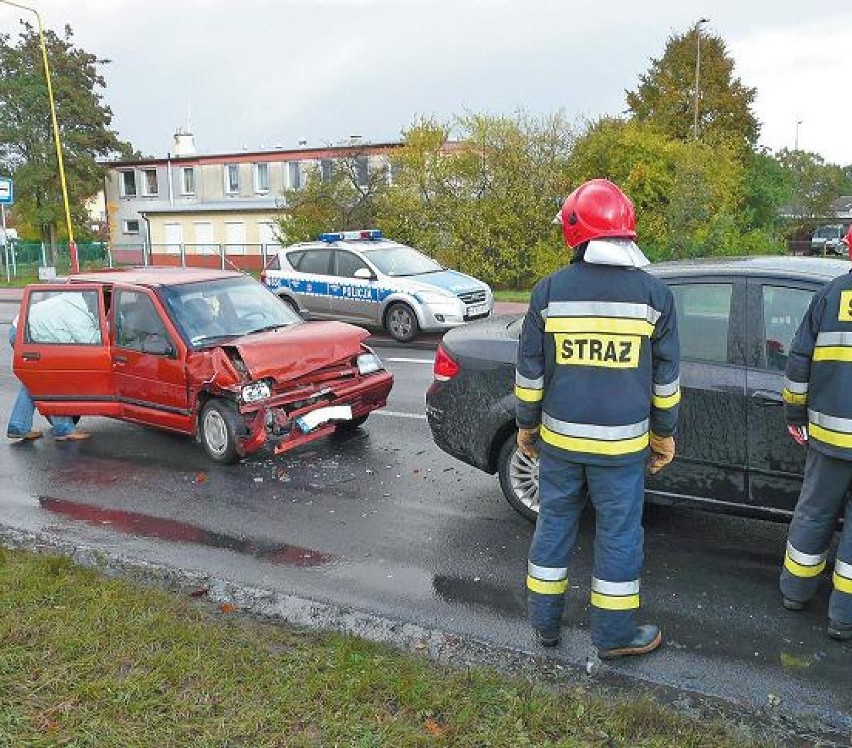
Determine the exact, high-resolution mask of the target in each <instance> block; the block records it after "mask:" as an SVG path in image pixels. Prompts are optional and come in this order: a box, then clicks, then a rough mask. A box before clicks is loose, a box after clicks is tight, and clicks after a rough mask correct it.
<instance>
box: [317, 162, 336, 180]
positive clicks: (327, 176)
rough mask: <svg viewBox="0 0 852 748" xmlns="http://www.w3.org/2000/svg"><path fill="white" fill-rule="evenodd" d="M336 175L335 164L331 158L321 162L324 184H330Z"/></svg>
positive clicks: (321, 177)
mask: <svg viewBox="0 0 852 748" xmlns="http://www.w3.org/2000/svg"><path fill="white" fill-rule="evenodd" d="M333 174H334V162H333V161H332V160H331V159H330V158H324V159H323V160H322V161H320V179H322V181H323V182H330V181H331V177H332V175H333Z"/></svg>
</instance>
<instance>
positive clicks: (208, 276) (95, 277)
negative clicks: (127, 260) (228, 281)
mask: <svg viewBox="0 0 852 748" xmlns="http://www.w3.org/2000/svg"><path fill="white" fill-rule="evenodd" d="M244 275H245V274H244V273H239V272H235V271H232V270H217V269H215V268H180V267H145V268H112V269H109V270H96V271H93V272H88V273H78V274H76V275H72V276H69V278H68V280H70V281H71V282H72V283H106V284H110V283H130V284H133V285H137V286H149V287H154V286H179V285H183V284H184V283H200V282H203V281H211V280H219V279H222V278H241V277H244Z"/></svg>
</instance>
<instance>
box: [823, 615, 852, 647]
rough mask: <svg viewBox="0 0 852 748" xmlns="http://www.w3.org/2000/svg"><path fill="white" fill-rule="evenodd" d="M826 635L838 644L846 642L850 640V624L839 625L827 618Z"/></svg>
mask: <svg viewBox="0 0 852 748" xmlns="http://www.w3.org/2000/svg"><path fill="white" fill-rule="evenodd" d="M828 635H829V636H830V637H831V638H832V639H836V640H837V641H839V642H848V641H849V640H850V639H852V623H841V622H840V621H833V620H832V619H831V618H829V619H828Z"/></svg>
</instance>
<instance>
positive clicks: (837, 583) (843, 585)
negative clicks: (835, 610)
mask: <svg viewBox="0 0 852 748" xmlns="http://www.w3.org/2000/svg"><path fill="white" fill-rule="evenodd" d="M833 579H834V589H836V590H837V591H838V592H845V593H846V594H847V595H852V579H847V578H846V577H841V576H840V574H838V573H837V572H836V571H835V572H834V577H833Z"/></svg>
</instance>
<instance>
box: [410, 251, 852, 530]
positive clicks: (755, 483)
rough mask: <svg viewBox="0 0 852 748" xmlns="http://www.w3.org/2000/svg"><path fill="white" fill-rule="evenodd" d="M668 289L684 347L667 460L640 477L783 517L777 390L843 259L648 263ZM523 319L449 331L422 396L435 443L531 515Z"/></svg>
mask: <svg viewBox="0 0 852 748" xmlns="http://www.w3.org/2000/svg"><path fill="white" fill-rule="evenodd" d="M648 271H649V272H650V273H652V274H654V275H656V276H658V277H660V278H661V279H663V280H664V281H665V282H666V283H667V284H668V286H669V287H670V288H671V290H672V293H673V295H674V300H675V307H676V311H677V318H678V328H679V332H680V344H681V355H682V362H681V374H680V387H681V393H682V400H681V407H680V422H679V425H678V431H677V435H676V437H675V438H676V441H677V456H676V457H675V460H674V462H673V463H672V464H671V465H670V466H669V467H667V468H666V469H665V470H663V471H661V472H660V473H659V474H658V475H656V476H650V477H649V478H648V480H647V483H646V492H647V496H648V498H649V499H651V500H654V501H657V502H663V503H682V502H689V503H695V504H698V505H700V506H703V507H706V508H710V509H715V510H721V511H727V512H731V513H739V514H746V515H753V516H762V517H768V518H778V519H789V517H790V516H791V515H792V511H793V508H794V507H795V504H796V500H797V498H798V494H799V488H800V487H801V481H802V473H803V470H804V461H805V450H804V449H803V448H802V447H800V446H798V445H797V444H796V443H795V442H794V441H793V440H792V439H791V438H790V436H789V435H788V433H787V430H786V428H785V422H784V407H783V401H782V399H781V391H782V389H783V386H784V368H785V366H786V363H787V355H788V352H789V348H790V342H791V341H792V339H793V335H794V334H795V332H796V330H797V329H798V326H799V322H800V321H801V319H802V317H803V316H804V313H805V311H806V310H807V307H808V304H809V303H810V300H811V297H812V295H813V293H814V291H816V290H817V289H818V288H820V287H821V286H822V285H824V284H825V283H826V282H828V281H829V280H831V279H832V278H834V277H836V276H838V275H840V274H842V273H846V272H848V271H849V263H848V262H843V261H840V260H833V259H816V258H806V257H754V258H742V259H718V260H695V261H686V262H672V263H663V264H659V265H652V266H650V267H649V268H648ZM521 323H522V319H518V318H506V317H501V318H494V319H491V320H488V321H486V322H484V323H477V324H473V325H469V326H468V327H466V328H463V329H459V330H453V331H451V332H449V333H447V334H446V335H445V336H444V338H443V341H442V342H441V345H440V347H439V348H438V351H437V353H436V355H435V364H434V373H435V378H434V381H433V382H432V385H431V386H430V388H429V390H428V392H427V395H426V412H427V416H428V419H429V426H430V427H431V430H432V435H433V438H434V439H435V442H436V443H437V445H438V446H439V447H441V449H443V450H444V451H446V452H448V453H449V454H451V455H453V456H454V457H457V458H458V459H459V460H462V461H463V462H466V463H468V464H470V465H473V466H475V467H477V468H480V469H481V470H484V471H486V472H488V473H492V474H493V473H495V472H496V473H498V475H499V480H500V486H501V488H502V490H503V493H504V495H505V497H506V499H507V500H508V501H509V503H510V504H511V505H512V507H514V508H515V509H516V510H517V511H518V512H519V513H520V514H522V515H523V516H525V517H527V518H529V519H535V517H536V516H537V514H538V463H537V461H535V460H530V459H529V458H527V457H525V456H524V455H523V454H522V453H521V452H519V451H518V449H517V447H516V442H515V439H516V428H515V397H514V394H513V393H514V382H515V379H514V375H515V361H516V358H517V347H518V337H519V335H520V330H521Z"/></svg>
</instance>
